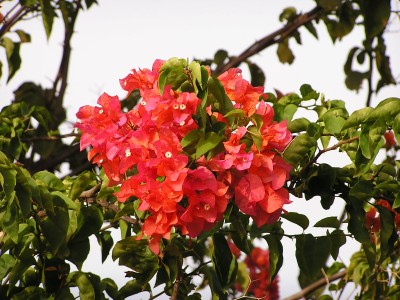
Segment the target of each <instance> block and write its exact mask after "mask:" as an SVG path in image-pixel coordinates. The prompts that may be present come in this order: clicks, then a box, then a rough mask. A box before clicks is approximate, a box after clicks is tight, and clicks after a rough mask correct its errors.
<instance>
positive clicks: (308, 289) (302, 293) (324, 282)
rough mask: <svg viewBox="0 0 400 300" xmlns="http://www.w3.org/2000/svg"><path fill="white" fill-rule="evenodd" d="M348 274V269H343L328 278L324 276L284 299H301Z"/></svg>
mask: <svg viewBox="0 0 400 300" xmlns="http://www.w3.org/2000/svg"><path fill="white" fill-rule="evenodd" d="M346 274H347V270H343V271H341V272H339V273H336V274H334V275H332V276H330V277H327V278H326V277H323V278H321V279H319V280H318V281H316V282H314V283H312V284H310V285H309V286H306V287H305V288H304V289H302V290H301V291H300V292H298V293H296V294H293V295H291V296H289V297H287V298H285V299H284V300H296V299H301V298H303V297H306V296H307V295H308V294H310V293H312V292H313V291H315V290H317V289H319V288H320V287H323V286H325V285H327V284H328V283H330V282H332V281H335V280H338V279H340V278H343V277H344V276H346Z"/></svg>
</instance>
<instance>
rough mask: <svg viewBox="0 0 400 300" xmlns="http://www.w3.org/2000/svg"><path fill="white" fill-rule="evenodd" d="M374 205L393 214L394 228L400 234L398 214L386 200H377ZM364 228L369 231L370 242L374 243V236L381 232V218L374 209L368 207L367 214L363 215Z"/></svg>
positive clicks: (399, 217) (399, 214)
mask: <svg viewBox="0 0 400 300" xmlns="http://www.w3.org/2000/svg"><path fill="white" fill-rule="evenodd" d="M375 205H379V206H382V207H384V208H385V209H387V210H389V211H390V212H392V213H393V216H394V226H395V228H396V230H397V231H398V232H400V213H398V212H397V211H396V210H394V209H393V208H392V206H391V205H390V203H389V202H387V201H386V200H382V199H381V200H378V201H376V203H375ZM365 227H366V228H367V230H368V231H369V235H370V240H371V242H372V243H375V236H374V235H375V234H376V233H377V232H379V231H380V230H381V218H380V215H379V213H378V212H377V210H376V209H375V208H374V207H370V209H369V210H368V212H367V213H366V214H365Z"/></svg>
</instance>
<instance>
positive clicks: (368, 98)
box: [365, 51, 374, 107]
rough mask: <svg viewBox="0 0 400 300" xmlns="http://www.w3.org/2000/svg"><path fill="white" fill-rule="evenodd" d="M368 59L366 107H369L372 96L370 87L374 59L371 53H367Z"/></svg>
mask: <svg viewBox="0 0 400 300" xmlns="http://www.w3.org/2000/svg"><path fill="white" fill-rule="evenodd" d="M367 53H368V58H369V71H368V75H369V76H368V95H367V102H366V104H365V105H366V106H367V107H368V106H371V100H372V94H373V93H374V90H373V87H372V73H373V69H374V57H373V55H372V52H371V51H368V52H367Z"/></svg>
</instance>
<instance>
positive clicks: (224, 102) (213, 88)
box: [202, 76, 234, 115]
mask: <svg viewBox="0 0 400 300" xmlns="http://www.w3.org/2000/svg"><path fill="white" fill-rule="evenodd" d="M207 87H208V91H209V94H210V95H213V96H214V97H215V99H216V100H217V101H216V102H215V103H214V106H215V108H216V109H217V110H218V111H219V112H220V113H221V114H222V115H226V114H227V113H229V112H230V111H231V110H233V109H234V107H233V103H232V101H231V100H230V99H229V98H228V96H227V95H226V93H225V89H224V87H223V86H222V84H221V82H220V81H219V80H218V79H217V78H215V77H212V76H210V77H209V78H208V82H207ZM206 104H207V103H206V101H203V102H202V108H203V109H204V108H205V105H206Z"/></svg>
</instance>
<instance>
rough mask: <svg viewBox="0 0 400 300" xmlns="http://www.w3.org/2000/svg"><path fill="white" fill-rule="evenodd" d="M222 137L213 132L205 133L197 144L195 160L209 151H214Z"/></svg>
mask: <svg viewBox="0 0 400 300" xmlns="http://www.w3.org/2000/svg"><path fill="white" fill-rule="evenodd" d="M223 138H224V137H223V136H220V135H219V134H217V133H215V132H212V131H211V132H207V133H206V136H205V138H204V139H201V140H200V141H199V143H198V144H197V150H196V158H199V157H201V156H202V155H204V154H206V153H207V152H208V151H210V150H211V149H214V148H215V147H217V146H218V144H219V143H220V142H221V141H222V139H223Z"/></svg>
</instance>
